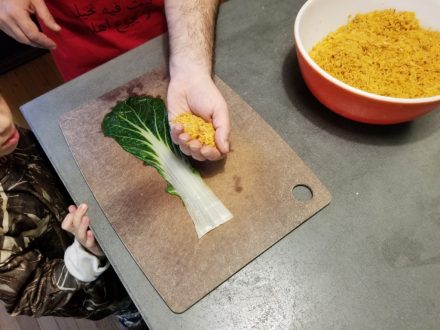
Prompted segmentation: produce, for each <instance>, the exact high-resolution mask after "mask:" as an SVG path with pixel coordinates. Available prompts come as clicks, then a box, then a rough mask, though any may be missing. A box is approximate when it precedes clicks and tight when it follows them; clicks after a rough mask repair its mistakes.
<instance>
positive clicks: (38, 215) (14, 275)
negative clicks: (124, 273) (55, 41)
mask: <svg viewBox="0 0 440 330" xmlns="http://www.w3.org/2000/svg"><path fill="white" fill-rule="evenodd" d="M20 133H21V137H20V142H19V145H18V147H17V149H16V150H15V151H14V152H13V153H12V154H10V155H8V156H5V157H2V158H0V206H1V209H0V300H2V301H3V302H4V304H5V306H6V309H7V311H8V312H9V313H11V314H13V315H18V314H26V315H34V316H41V315H54V316H73V317H85V318H90V319H99V318H102V317H105V316H107V315H109V314H111V313H113V312H115V311H117V310H119V309H121V308H124V307H126V306H127V305H128V304H129V302H130V300H129V297H128V295H127V294H126V292H125V290H124V289H123V286H122V284H121V283H120V282H119V280H118V278H117V276H116V275H115V273H114V271H113V270H112V269H111V268H110V269H108V270H107V271H105V272H104V273H103V274H102V275H101V276H100V277H99V278H98V279H97V280H96V281H94V282H91V283H84V282H81V281H79V280H77V279H76V278H75V277H73V276H72V275H71V274H70V273H69V272H68V271H67V269H66V266H65V264H64V260H63V256H64V251H65V250H66V248H67V247H68V246H69V245H70V244H71V243H72V242H73V237H72V236H71V235H70V234H68V233H67V232H65V231H63V230H62V229H61V227H60V224H61V221H62V220H63V218H64V216H65V214H66V212H67V207H68V205H69V204H71V201H70V199H69V198H68V197H67V196H68V195H67V194H66V192H65V191H64V190H63V189H64V188H63V186H62V184H61V183H60V182H59V181H58V178H57V176H56V175H55V174H54V172H53V170H52V169H51V167H50V164H49V162H48V161H47V160H46V159H45V157H44V153H43V152H42V150H41V149H40V148H39V146H38V144H37V142H36V141H35V138H34V136H33V135H32V133H30V132H29V131H27V130H22V129H20Z"/></svg>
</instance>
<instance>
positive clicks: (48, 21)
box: [32, 0, 61, 32]
mask: <svg viewBox="0 0 440 330" xmlns="http://www.w3.org/2000/svg"><path fill="white" fill-rule="evenodd" d="M32 3H33V6H34V9H35V13H36V14H37V15H38V17H39V18H40V19H41V20H42V21H43V23H44V25H46V27H47V28H49V29H51V30H52V31H54V32H58V31H60V30H61V26H59V25H58V24H57V22H56V21H55V19H54V18H53V16H52V14H51V13H50V11H49V9H48V8H47V6H46V3H45V2H44V1H43V0H34V1H33V2H32Z"/></svg>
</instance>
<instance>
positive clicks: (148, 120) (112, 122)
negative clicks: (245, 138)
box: [102, 96, 232, 238]
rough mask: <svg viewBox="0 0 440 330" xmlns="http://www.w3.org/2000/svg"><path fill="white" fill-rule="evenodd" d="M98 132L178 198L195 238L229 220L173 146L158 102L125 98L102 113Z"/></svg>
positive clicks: (156, 99)
mask: <svg viewBox="0 0 440 330" xmlns="http://www.w3.org/2000/svg"><path fill="white" fill-rule="evenodd" d="M102 129H103V132H104V135H105V136H109V137H112V138H114V139H115V140H116V141H117V142H118V143H119V145H120V146H121V147H122V148H123V149H124V150H126V151H128V152H129V153H131V154H132V155H134V156H136V157H137V158H139V159H141V160H142V161H144V162H145V163H146V164H147V165H150V166H152V167H154V168H155V169H156V170H157V171H158V172H159V174H160V175H161V176H162V177H163V178H164V179H165V180H166V181H167V182H168V187H167V192H168V193H170V194H173V195H178V196H179V197H180V198H181V199H182V201H183V203H184V204H185V206H186V209H187V211H188V213H189V215H190V216H191V219H192V220H193V222H194V225H195V228H196V231H197V235H198V237H199V238H200V237H202V236H203V235H204V234H206V233H207V232H208V231H210V230H212V229H214V228H216V227H217V226H219V225H221V224H222V223H225V222H226V221H228V220H230V219H231V218H232V214H231V212H229V210H228V209H227V208H226V207H225V206H224V205H223V203H222V202H221V201H220V200H219V199H218V198H217V197H216V196H215V194H214V193H213V192H212V190H211V189H210V188H209V187H208V186H207V185H206V184H205V182H204V181H203V179H202V178H201V176H200V174H199V173H198V172H197V171H196V170H195V169H194V168H193V167H192V166H191V164H190V163H189V161H188V159H187V158H186V156H185V155H184V154H182V152H181V151H180V149H179V148H178V147H177V146H176V145H174V144H173V142H172V140H171V136H170V133H169V129H170V128H169V124H168V118H167V112H166V108H165V104H164V102H163V101H162V99H160V98H153V97H144V96H133V97H129V98H128V99H126V100H125V101H121V102H119V103H117V104H116V106H115V107H114V108H113V109H112V111H111V112H109V113H108V114H106V116H105V118H104V120H103V122H102Z"/></svg>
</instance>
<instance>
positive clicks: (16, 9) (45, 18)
mask: <svg viewBox="0 0 440 330" xmlns="http://www.w3.org/2000/svg"><path fill="white" fill-rule="evenodd" d="M32 14H36V15H37V16H38V17H39V18H40V20H41V21H42V22H43V23H44V25H46V26H47V27H48V28H49V29H50V30H52V31H55V32H57V31H59V30H61V27H60V26H59V25H58V24H57V23H56V22H55V19H54V18H53V16H52V15H51V13H50V12H49V10H48V9H47V7H46V4H45V3H44V0H0V29H1V30H2V31H3V32H5V33H6V34H7V35H9V36H10V37H12V38H14V39H15V40H17V41H18V42H21V43H23V44H26V45H30V46H34V47H39V48H48V49H53V48H55V47H56V44H55V42H54V41H53V40H52V39H50V38H49V37H47V36H46V35H45V34H44V33H41V32H40V31H39V30H38V27H37V25H36V24H35V23H34V21H32V19H31V15H32Z"/></svg>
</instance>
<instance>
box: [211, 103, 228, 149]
mask: <svg viewBox="0 0 440 330" xmlns="http://www.w3.org/2000/svg"><path fill="white" fill-rule="evenodd" d="M212 124H213V126H214V128H215V144H216V146H217V148H218V149H219V150H220V152H222V153H224V154H226V153H228V152H229V144H230V133H231V122H230V118H229V111H228V108H227V106H226V103H225V104H224V105H223V106H221V108H220V109H218V110H217V111H216V112H215V113H214V115H213V117H212Z"/></svg>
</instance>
